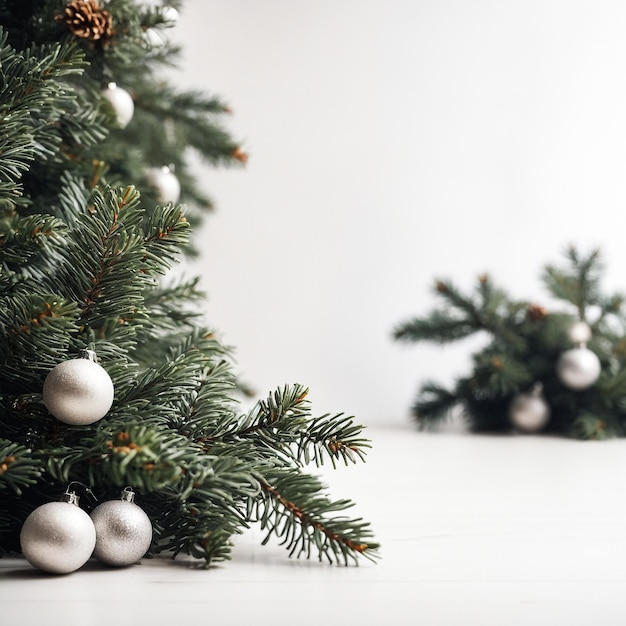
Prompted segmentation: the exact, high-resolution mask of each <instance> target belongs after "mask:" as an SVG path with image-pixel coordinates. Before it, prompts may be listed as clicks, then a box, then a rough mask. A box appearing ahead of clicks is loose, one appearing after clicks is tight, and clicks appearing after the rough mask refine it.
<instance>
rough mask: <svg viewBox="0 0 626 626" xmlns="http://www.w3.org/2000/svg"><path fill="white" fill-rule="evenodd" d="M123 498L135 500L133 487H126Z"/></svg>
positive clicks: (125, 500)
mask: <svg viewBox="0 0 626 626" xmlns="http://www.w3.org/2000/svg"><path fill="white" fill-rule="evenodd" d="M121 499H122V501H124V502H134V501H135V492H134V491H133V489H132V487H126V488H125V489H124V491H122V495H121Z"/></svg>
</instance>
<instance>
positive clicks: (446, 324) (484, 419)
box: [393, 246, 626, 439]
mask: <svg viewBox="0 0 626 626" xmlns="http://www.w3.org/2000/svg"><path fill="white" fill-rule="evenodd" d="M564 257H565V262H564V263H563V264H562V265H554V264H550V265H547V266H546V267H545V268H544V271H543V274H542V281H543V284H544V286H545V288H546V290H547V292H548V293H549V294H550V296H551V297H552V299H553V300H554V301H556V302H557V303H558V302H562V306H561V307H560V308H559V307H558V304H556V305H555V307H556V308H555V310H552V309H548V308H547V307H545V306H542V305H539V304H537V303H535V302H532V301H524V300H514V299H512V298H511V297H510V296H509V295H508V294H507V293H506V292H505V291H504V290H503V289H501V288H499V287H497V286H495V285H494V284H493V282H492V280H491V278H490V277H489V276H488V275H485V274H483V275H481V276H479V277H478V281H477V283H476V286H475V288H474V290H473V291H472V292H471V293H463V292H462V291H461V290H460V289H458V288H457V287H456V286H455V285H454V284H453V283H452V282H450V281H444V280H437V281H436V283H435V294H436V296H437V298H438V299H439V300H440V301H441V305H440V306H439V307H437V308H435V309H434V310H432V311H430V312H429V313H427V314H426V315H425V316H422V317H414V318H412V319H409V320H407V321H405V322H403V323H400V324H398V325H397V326H396V327H395V328H394V330H393V338H394V340H395V341H398V342H403V343H418V342H430V343H436V344H448V343H452V342H454V341H458V340H460V339H464V338H466V337H469V336H471V335H473V334H476V333H482V334H483V335H485V336H486V337H487V341H486V345H484V347H482V348H481V349H479V350H478V351H477V352H476V353H475V354H473V355H472V371H471V372H470V373H469V374H468V375H467V376H462V377H460V378H458V380H457V381H456V383H455V384H454V385H453V386H452V388H447V387H445V386H443V385H440V384H438V383H436V382H434V381H427V382H424V383H423V384H422V385H421V387H420V390H419V393H418V395H417V398H416V400H415V403H414V405H413V407H412V413H413V415H414V417H415V419H416V422H417V425H418V426H419V427H420V428H433V427H436V426H438V425H440V424H441V423H442V422H444V421H445V420H447V419H448V418H450V417H451V416H452V415H453V414H455V411H456V410H457V409H460V410H461V414H462V415H463V417H464V419H465V420H466V422H467V423H468V425H469V428H470V429H471V430H473V431H508V430H510V429H511V427H512V425H511V422H510V419H509V408H510V406H511V403H512V401H513V399H514V398H516V397H517V396H518V394H520V393H523V392H527V391H529V390H530V389H532V388H533V387H534V385H536V384H537V383H540V384H541V386H542V388H543V392H544V395H545V398H546V401H547V403H548V405H549V408H550V412H551V419H550V421H549V423H548V424H547V427H546V430H547V432H552V433H560V434H566V435H569V436H575V437H580V438H583V439H595V438H606V437H620V436H623V435H624V433H625V431H626V428H625V426H626V411H625V409H626V403H625V400H626V367H625V365H626V361H625V358H626V351H625V347H626V338H625V330H626V313H625V311H624V296H623V295H622V294H619V293H618V294H605V293H603V291H602V285H601V282H602V276H603V272H604V270H605V268H604V265H603V262H602V258H601V255H600V251H599V250H598V249H594V250H592V251H591V252H589V253H587V254H584V253H581V252H580V251H579V250H578V249H576V247H574V246H569V247H568V248H567V249H566V250H565V254H564ZM578 321H584V322H586V323H587V324H588V325H589V326H590V329H591V333H592V335H591V341H590V342H589V348H590V349H591V350H592V351H593V352H594V353H595V354H596V355H597V356H598V357H599V359H600V362H601V365H602V371H601V375H600V378H599V379H598V381H597V382H596V383H595V384H594V385H593V386H591V387H590V388H588V389H584V390H575V389H571V388H568V386H567V385H564V384H563V382H561V380H560V379H559V378H558V376H557V373H556V364H557V362H558V360H559V357H560V356H561V355H562V354H563V352H564V351H566V350H568V349H569V348H571V347H572V345H573V342H572V339H571V338H570V336H569V333H570V330H571V328H572V326H573V325H574V324H575V322H578Z"/></svg>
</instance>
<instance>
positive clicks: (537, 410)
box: [509, 390, 550, 433]
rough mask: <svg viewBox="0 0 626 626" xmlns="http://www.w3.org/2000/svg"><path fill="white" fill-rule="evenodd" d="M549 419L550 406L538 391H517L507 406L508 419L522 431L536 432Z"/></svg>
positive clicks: (514, 426) (516, 428) (543, 426)
mask: <svg viewBox="0 0 626 626" xmlns="http://www.w3.org/2000/svg"><path fill="white" fill-rule="evenodd" d="M549 420H550V406H549V405H548V403H547V402H546V400H545V398H544V397H543V395H542V394H541V392H540V391H538V390H535V391H531V392H524V393H518V394H517V395H516V396H515V397H514V398H513V400H512V401H511V404H510V406H509V421H510V422H511V425H512V426H513V428H515V430H518V431H519V432H522V433H538V432H540V431H542V430H543V429H544V428H545V427H546V425H547V424H548V421H549Z"/></svg>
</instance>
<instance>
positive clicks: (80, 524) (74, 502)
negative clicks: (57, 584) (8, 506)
mask: <svg viewBox="0 0 626 626" xmlns="http://www.w3.org/2000/svg"><path fill="white" fill-rule="evenodd" d="M20 544H21V547H22V553H23V554H24V556H25V557H26V559H27V560H28V562H29V563H30V564H31V565H33V566H34V567H37V568H39V569H41V570H43V571H44V572H49V573H51V574H69V573H70V572H73V571H74V570H77V569H78V568H79V567H81V566H83V565H84V564H85V563H86V562H87V561H88V560H89V558H90V557H91V554H92V553H93V549H94V546H95V545H96V529H95V528H94V525H93V522H92V521H91V519H90V518H89V515H87V513H85V511H83V510H82V509H81V508H79V507H78V497H77V496H76V494H73V493H66V494H65V499H64V501H63V502H48V503H47V504H42V505H41V506H40V507H38V508H36V509H35V510H34V511H33V512H32V513H31V514H30V515H29V516H28V517H27V518H26V521H25V522H24V525H23V526H22V531H21V533H20Z"/></svg>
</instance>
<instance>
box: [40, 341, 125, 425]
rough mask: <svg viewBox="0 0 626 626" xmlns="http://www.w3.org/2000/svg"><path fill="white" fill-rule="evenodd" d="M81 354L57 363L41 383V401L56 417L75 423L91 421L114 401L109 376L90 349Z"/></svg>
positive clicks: (100, 415) (96, 418)
mask: <svg viewBox="0 0 626 626" xmlns="http://www.w3.org/2000/svg"><path fill="white" fill-rule="evenodd" d="M83 352H84V354H86V355H87V356H84V357H82V358H78V359H70V360H68V361H63V362H62V363H59V364H58V365H57V366H56V367H54V369H53V370H52V371H51V372H50V373H49V374H48V376H47V377H46V380H45V381H44V384H43V401H44V404H45V405H46V408H47V409H48V411H50V413H52V415H54V417H56V418H57V419H58V420H60V421H62V422H65V423H66V424H72V425H74V426H85V425H87V424H93V422H96V421H98V420H99V419H101V418H102V417H104V416H105V415H106V414H107V412H108V410H109V409H110V408H111V405H112V404H113V397H114V389H113V382H112V381H111V377H110V376H109V375H108V374H107V372H106V370H105V369H104V368H103V367H102V366H101V365H98V363H96V362H95V360H92V358H93V359H95V355H94V353H93V352H91V351H89V350H85V351H83Z"/></svg>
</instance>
